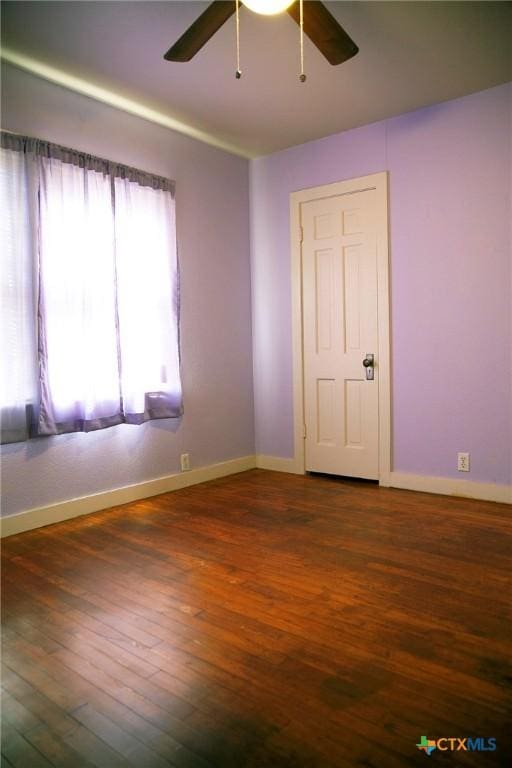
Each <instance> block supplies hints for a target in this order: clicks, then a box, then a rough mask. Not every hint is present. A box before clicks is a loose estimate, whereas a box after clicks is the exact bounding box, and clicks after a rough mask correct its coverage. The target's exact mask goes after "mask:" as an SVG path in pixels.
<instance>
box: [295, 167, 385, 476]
mask: <svg viewBox="0 0 512 768" xmlns="http://www.w3.org/2000/svg"><path fill="white" fill-rule="evenodd" d="M367 189H374V190H375V193H376V197H377V205H376V209H377V222H376V238H377V281H378V324H379V350H378V354H379V357H378V359H379V483H380V484H381V485H388V484H389V475H390V472H391V374H390V335H389V235H388V229H389V227H388V173H387V171H382V172H380V173H373V174H371V175H369V176H362V177H361V178H358V179H349V180H347V181H339V182H336V183H334V184H324V185H323V186H320V187H313V188H311V189H303V190H300V191H298V192H292V193H291V195H290V242H291V260H292V264H291V273H292V274H291V281H292V348H293V422H294V450H295V460H294V461H295V466H296V469H295V471H296V472H297V473H299V474H304V472H305V456H304V437H303V434H304V432H303V429H304V359H303V346H302V338H303V333H302V330H303V329H302V249H301V239H302V237H301V227H300V223H301V222H300V206H301V204H302V203H306V202H309V201H311V200H317V199H320V198H323V197H336V196H338V195H346V194H351V193H353V192H363V191H365V190H367Z"/></svg>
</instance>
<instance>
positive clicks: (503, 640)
mask: <svg viewBox="0 0 512 768" xmlns="http://www.w3.org/2000/svg"><path fill="white" fill-rule="evenodd" d="M511 528H512V517H511V508H510V507H509V506H507V505H499V504H492V503H484V502H476V501H466V500H463V499H455V498H449V497H441V496H430V495H426V494H416V493H411V492H407V491H394V490H390V489H383V488H379V487H376V486H374V485H370V484H364V483H358V482H346V481H345V482H344V481H340V480H337V479H332V478H331V479H330V478H326V477H296V476H293V475H284V474H278V473H273V472H265V471H262V470H254V471H251V472H246V473H243V474H240V475H237V476H233V477H230V478H226V479H222V480H217V481H213V482H210V483H207V484H204V485H200V486H195V487H191V488H187V489H185V490H181V491H177V492H174V493H171V494H166V495H163V496H159V497H155V498H152V499H148V500H146V501H141V502H137V503H134V504H128V505H125V506H122V507H116V508H115V509H111V510H108V511H105V512H100V513H97V514H94V515H89V516H86V517H80V518H76V519H75V520H71V521H69V522H65V523H60V524H57V525H53V526H48V527H46V528H41V529H39V530H36V531H32V532H28V533H24V534H20V535H18V536H12V537H10V538H8V539H5V540H4V541H3V558H2V561H3V580H2V586H3V635H4V640H3V672H2V685H3V734H2V752H3V760H4V762H3V765H4V766H6V768H9V767H10V766H13V768H43V767H44V768H48V766H62V767H63V768H68V767H69V768H79V767H80V766H97V767H98V768H117V767H118V766H119V768H120V767H121V766H137V768H153V767H154V768H164V767H165V766H176V768H208V766H217V767H218V768H334V767H335V766H336V767H339V768H356V767H357V766H361V767H364V768H388V767H389V768H402V767H404V766H416V765H418V766H420V765H421V766H425V765H433V764H438V765H440V764H442V765H450V766H461V765H463V766H465V765H468V766H479V767H481V768H485V767H486V766H489V765H492V766H496V765H498V766H509V765H512V735H511V734H512V728H511V723H510V710H511V707H510V704H511V696H510V684H511V681H512V675H511V671H510V667H509V664H510V658H511V654H510V651H511V647H510V636H511V625H510V597H511V590H510V576H511V570H512V569H511V560H512V557H511V546H510V533H511ZM421 736H427V737H428V738H429V739H439V738H442V737H444V738H456V737H458V738H465V737H471V738H477V737H485V738H489V737H492V738H495V739H496V745H497V749H496V750H495V751H472V752H470V751H463V750H459V751H457V752H452V751H441V750H440V749H436V750H435V752H434V753H433V754H432V755H430V756H427V755H426V754H425V752H421V751H419V750H418V749H417V747H416V744H417V743H418V742H419V741H420V738H421ZM443 744H445V745H446V743H443ZM485 744H486V745H487V746H489V742H485ZM457 745H458V742H457Z"/></svg>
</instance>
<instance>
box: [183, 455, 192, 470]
mask: <svg viewBox="0 0 512 768" xmlns="http://www.w3.org/2000/svg"><path fill="white" fill-rule="evenodd" d="M189 469H190V456H189V455H188V453H182V454H181V471H182V472H187V471H188V470H189Z"/></svg>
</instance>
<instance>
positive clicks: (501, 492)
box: [389, 472, 512, 504]
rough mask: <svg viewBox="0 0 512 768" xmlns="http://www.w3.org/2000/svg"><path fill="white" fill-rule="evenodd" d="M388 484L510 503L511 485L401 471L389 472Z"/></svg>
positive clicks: (405, 488)
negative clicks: (410, 473) (411, 473)
mask: <svg viewBox="0 0 512 768" xmlns="http://www.w3.org/2000/svg"><path fill="white" fill-rule="evenodd" d="M389 485H390V486H391V487H392V488H401V489H403V490H407V491H421V492H423V493H439V494H441V495H443V496H462V497H465V498H468V499H480V500H481V501H498V502H500V503H502V504H512V485H497V484H495V483H478V482H474V481H472V480H459V479H457V478H452V477H427V476H425V475H409V474H406V473H402V472H391V474H390V477H389Z"/></svg>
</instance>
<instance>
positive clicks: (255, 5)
mask: <svg viewBox="0 0 512 768" xmlns="http://www.w3.org/2000/svg"><path fill="white" fill-rule="evenodd" d="M292 3H293V0H243V4H244V5H245V6H246V7H247V8H249V10H250V11H254V13H262V14H264V15H265V16H274V15H275V14H277V13H282V12H283V11H286V9H287V8H289V7H290V5H291V4H292Z"/></svg>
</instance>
